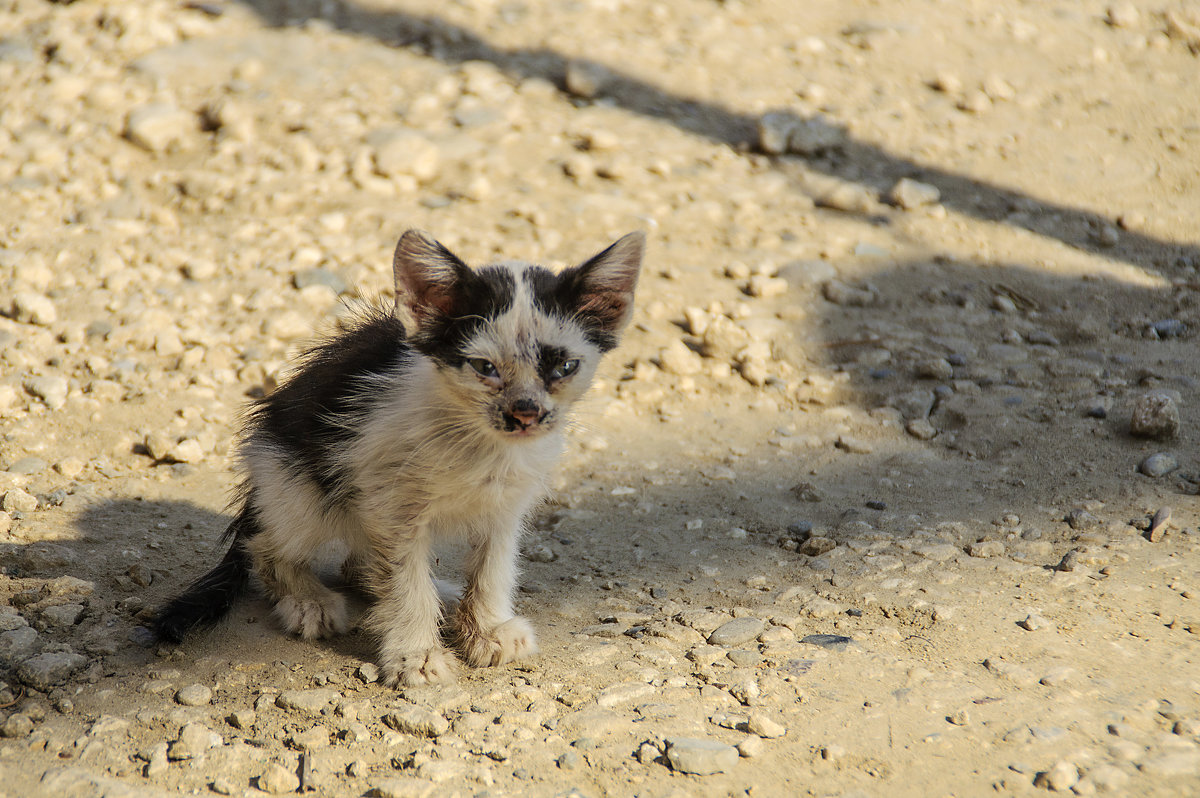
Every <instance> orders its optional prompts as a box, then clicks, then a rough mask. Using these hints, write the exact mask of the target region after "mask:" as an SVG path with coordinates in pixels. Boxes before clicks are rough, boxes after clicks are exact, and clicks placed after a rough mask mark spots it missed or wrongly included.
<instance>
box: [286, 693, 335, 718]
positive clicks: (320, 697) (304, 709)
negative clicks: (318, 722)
mask: <svg viewBox="0 0 1200 798" xmlns="http://www.w3.org/2000/svg"><path fill="white" fill-rule="evenodd" d="M338 697H339V696H338V692H337V691H336V690H333V689H330V688H317V689H314V690H284V691H283V692H281V693H280V694H279V695H278V696H277V697H276V698H275V706H277V707H279V708H280V709H286V710H290V711H293V712H298V713H300V714H303V715H320V714H321V710H323V709H325V707H327V706H329V704H330V703H332V702H333V701H335V700H337V698H338Z"/></svg>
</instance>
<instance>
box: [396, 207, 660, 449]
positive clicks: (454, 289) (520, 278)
mask: <svg viewBox="0 0 1200 798" xmlns="http://www.w3.org/2000/svg"><path fill="white" fill-rule="evenodd" d="M644 247H645V237H644V236H643V235H642V234H641V233H630V234H629V235H627V236H625V237H624V238H621V239H620V240H619V241H617V242H616V243H615V244H613V245H612V246H610V247H609V248H608V249H606V250H604V251H603V252H601V253H599V254H598V255H595V256H594V257H592V258H591V259H589V260H587V261H586V262H584V263H583V264H581V265H579V266H575V267H572V268H569V269H565V270H563V271H561V272H559V273H557V274H555V273H553V272H551V271H549V270H548V269H545V268H542V267H541V266H533V265H530V264H528V263H522V262H517V261H509V262H504V263H497V264H492V265H489V266H483V267H481V268H478V269H472V268H471V267H469V266H467V265H466V264H465V263H463V262H462V261H461V260H459V259H458V258H457V257H455V256H454V255H453V254H452V253H451V252H450V251H449V250H448V249H446V248H445V247H444V246H442V245H441V244H439V243H438V242H437V241H434V240H433V239H432V238H429V237H428V236H426V235H425V234H424V233H421V232H419V231H416V230H410V231H408V232H407V233H405V234H404V235H403V236H402V237H401V239H400V243H399V244H397V246H396V256H395V260H394V262H393V269H394V272H395V277H396V314H397V316H398V317H400V318H401V319H402V320H403V321H404V324H405V327H406V329H407V330H408V331H409V334H410V336H411V342H412V344H413V346H414V348H416V349H417V351H419V352H421V353H422V354H424V355H425V356H427V357H428V358H430V360H432V361H433V363H434V364H435V365H436V367H437V370H438V373H439V375H440V376H441V378H442V380H443V382H444V385H445V387H446V389H447V390H448V391H449V392H450V393H451V395H452V396H453V397H454V399H455V405H456V408H457V409H460V410H461V411H462V413H463V419H465V421H463V420H460V421H463V423H468V424H478V425H480V426H482V427H485V428H486V429H488V430H489V431H491V432H494V433H495V434H497V435H500V436H504V437H506V438H512V439H514V440H519V439H523V438H534V437H538V436H540V435H543V434H545V433H547V432H550V431H552V430H554V429H555V428H556V427H558V426H559V425H560V424H561V423H562V422H563V420H564V418H565V416H566V412H567V410H568V408H569V407H570V406H571V404H572V403H573V402H574V401H575V400H576V399H578V398H579V396H580V395H582V394H583V392H584V391H585V390H586V389H587V386H588V384H589V383H590V382H591V380H592V376H593V375H594V374H595V371H596V366H597V364H598V363H599V361H600V356H601V355H602V354H604V353H605V352H607V351H609V350H610V349H612V348H613V347H615V346H616V345H617V339H618V337H619V336H620V333H621V330H622V329H623V328H624V327H625V325H626V324H627V323H628V322H629V318H630V316H631V315H632V313H633V291H634V287H635V286H636V285H637V278H638V271H639V269H640V268H641V263H642V251H643V249H644Z"/></svg>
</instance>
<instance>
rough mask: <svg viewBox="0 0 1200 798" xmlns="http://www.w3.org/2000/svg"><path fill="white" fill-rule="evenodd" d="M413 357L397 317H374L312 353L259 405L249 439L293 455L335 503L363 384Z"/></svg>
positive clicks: (292, 461) (341, 492)
mask: <svg viewBox="0 0 1200 798" xmlns="http://www.w3.org/2000/svg"><path fill="white" fill-rule="evenodd" d="M411 357H412V352H411V350H410V347H409V344H408V343H407V342H406V341H405V339H404V326H403V324H401V323H400V321H399V320H398V319H396V317H395V316H393V315H392V314H390V313H385V312H383V311H379V310H376V311H373V312H372V313H371V314H370V315H368V316H366V317H365V318H363V319H361V320H359V321H358V322H357V323H355V324H354V326H352V327H351V328H349V329H348V330H346V331H345V332H343V333H341V334H339V335H337V336H334V337H332V338H330V339H329V340H327V341H325V342H324V343H322V344H320V345H318V346H316V347H315V348H313V349H312V350H310V351H309V352H308V353H307V354H306V355H305V357H304V361H303V365H302V366H301V367H300V370H299V371H298V372H296V374H294V375H293V376H292V377H291V378H290V379H289V380H288V381H287V382H285V383H284V384H283V385H281V386H280V387H279V388H277V389H276V390H275V391H274V392H273V393H271V394H270V395H269V396H267V397H266V398H264V399H263V400H262V401H261V402H259V404H258V406H257V407H255V409H254V410H253V412H252V415H251V419H250V423H251V426H250V438H251V439H253V438H254V437H256V436H259V435H263V436H266V437H267V439H268V440H270V441H271V442H272V443H273V444H275V445H277V446H279V447H280V448H282V449H284V450H285V451H287V452H288V453H289V455H290V456H291V457H290V458H289V460H290V464H291V465H292V466H293V467H294V468H295V469H296V470H298V471H299V472H300V473H302V474H303V475H304V476H307V477H309V478H310V479H312V480H313V481H315V482H316V483H317V484H318V485H319V486H320V487H321V488H322V490H324V491H325V493H326V494H327V495H328V496H329V498H330V499H331V500H334V501H337V500H339V499H345V498H347V496H346V494H345V491H346V490H347V489H348V487H347V486H346V485H345V484H344V482H343V480H342V479H341V477H342V475H341V474H339V473H338V471H337V468H336V466H335V465H334V463H333V461H332V457H331V456H332V454H333V453H335V452H339V451H344V447H345V444H346V443H347V442H348V440H349V439H350V438H351V437H352V436H353V434H354V433H353V429H352V428H349V429H348V428H347V426H346V425H344V424H339V423H338V422H339V421H346V420H347V418H348V417H349V416H351V415H353V414H354V413H355V412H357V411H360V410H362V409H363V405H364V403H365V401H369V397H364V395H363V387H364V378H369V377H371V376H375V375H380V374H385V373H387V372H389V371H395V370H396V369H397V368H399V367H400V366H402V365H403V364H404V363H405V362H406V361H407V360H409V359H411Z"/></svg>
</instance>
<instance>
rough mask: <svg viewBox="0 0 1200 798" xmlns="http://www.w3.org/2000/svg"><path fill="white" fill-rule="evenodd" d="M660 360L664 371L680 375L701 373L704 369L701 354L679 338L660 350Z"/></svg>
mask: <svg viewBox="0 0 1200 798" xmlns="http://www.w3.org/2000/svg"><path fill="white" fill-rule="evenodd" d="M658 362H659V363H661V364H662V367H663V371H666V372H667V373H668V374H678V375H680V376H690V375H693V374H699V373H700V372H701V371H703V369H704V364H703V362H702V361H701V360H700V356H699V355H697V354H696V353H695V352H693V351H692V350H691V349H689V348H688V347H687V345H686V344H684V342H683V341H681V340H679V339H678V338H676V339H675V340H673V341H671V343H670V344H668V345H667V346H666V347H665V348H664V349H663V350H662V351H661V352H659V354H658Z"/></svg>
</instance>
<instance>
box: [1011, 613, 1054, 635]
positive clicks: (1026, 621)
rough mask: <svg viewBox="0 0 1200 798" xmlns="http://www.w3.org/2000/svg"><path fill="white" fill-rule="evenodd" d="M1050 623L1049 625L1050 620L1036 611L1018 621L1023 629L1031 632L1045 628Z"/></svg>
mask: <svg viewBox="0 0 1200 798" xmlns="http://www.w3.org/2000/svg"><path fill="white" fill-rule="evenodd" d="M1048 625H1049V621H1047V620H1046V619H1045V618H1043V617H1042V616H1041V615H1038V614H1037V613H1036V612H1031V613H1029V614H1028V615H1026V616H1025V617H1024V618H1023V619H1022V620H1019V621H1017V626H1020V627H1021V628H1022V629H1026V630H1028V631H1030V632H1034V631H1037V630H1038V629H1043V628H1045V627H1046V626H1048Z"/></svg>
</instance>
